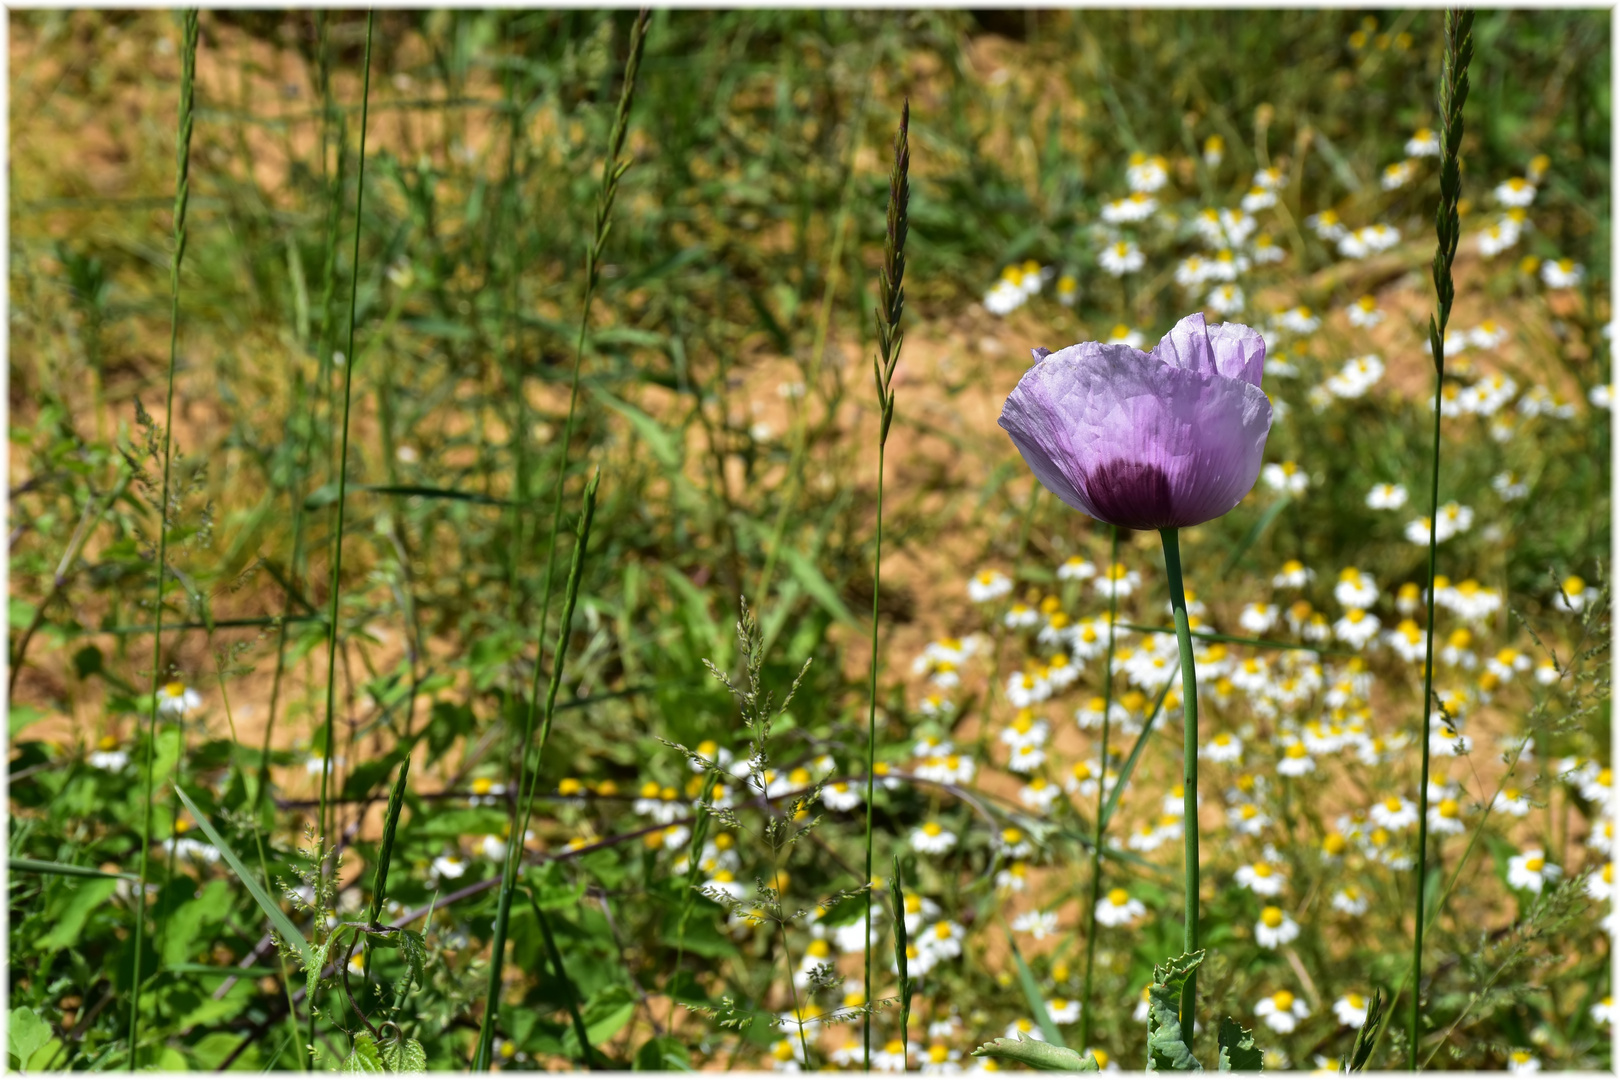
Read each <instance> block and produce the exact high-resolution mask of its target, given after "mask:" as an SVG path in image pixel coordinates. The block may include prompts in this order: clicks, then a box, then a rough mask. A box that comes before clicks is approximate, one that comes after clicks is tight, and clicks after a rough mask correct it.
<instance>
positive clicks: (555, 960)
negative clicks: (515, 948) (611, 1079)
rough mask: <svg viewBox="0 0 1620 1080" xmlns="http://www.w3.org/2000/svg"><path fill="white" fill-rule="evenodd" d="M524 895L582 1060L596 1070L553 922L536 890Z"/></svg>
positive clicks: (526, 890)
mask: <svg viewBox="0 0 1620 1080" xmlns="http://www.w3.org/2000/svg"><path fill="white" fill-rule="evenodd" d="M523 894H524V895H525V896H527V897H528V898H529V907H530V908H532V909H533V910H534V917H535V921H537V922H538V923H539V924H540V936H541V937H542V938H544V939H545V943H546V959H547V961H548V962H549V963H550V964H551V973H552V975H553V976H554V977H555V978H556V980H557V981H558V982H559V983H561V984H562V989H563V999H564V1000H565V1001H567V1002H568V1019H569V1022H570V1023H572V1024H573V1025H574V1035H575V1037H576V1038H578V1039H579V1052H580V1059H581V1060H582V1061H584V1063H585V1067H586V1068H587V1069H594V1068H595V1067H596V1050H595V1049H594V1048H593V1047H592V1046H591V1036H590V1033H589V1032H588V1031H586V1030H585V1017H584V1016H583V1015H581V1014H580V1011H579V988H578V987H576V986H575V985H574V980H572V979H570V978H569V977H568V969H567V968H565V967H563V959H562V952H561V951H560V950H559V949H558V948H557V937H556V935H555V934H553V933H552V932H551V921H550V920H549V919H547V918H546V913H545V912H544V911H543V910H542V909H541V907H540V903H539V901H537V900H536V899H535V898H534V890H533V889H532V888H529V887H527V886H525V888H524V890H523Z"/></svg>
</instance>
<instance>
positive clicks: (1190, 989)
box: [1159, 529, 1198, 1046]
mask: <svg viewBox="0 0 1620 1080" xmlns="http://www.w3.org/2000/svg"><path fill="white" fill-rule="evenodd" d="M1159 536H1160V537H1161V538H1163V540H1164V572H1165V576H1166V577H1167V578H1169V580H1170V606H1171V607H1172V608H1173V609H1174V610H1175V614H1176V643H1177V644H1179V645H1180V646H1181V699H1182V703H1181V710H1182V728H1183V732H1184V743H1183V760H1182V763H1181V784H1182V798H1183V802H1182V835H1183V836H1184V837H1185V839H1186V852H1187V855H1186V862H1187V865H1186V870H1185V877H1186V884H1187V910H1186V915H1185V916H1184V919H1185V922H1184V929H1183V931H1182V938H1183V942H1182V944H1183V946H1184V950H1185V951H1186V952H1188V953H1192V952H1196V951H1197V950H1198V673H1197V672H1196V671H1194V670H1193V648H1192V627H1191V626H1190V625H1189V624H1188V622H1187V596H1186V593H1184V592H1183V591H1182V588H1181V531H1180V530H1179V529H1160V530H1159ZM1196 981H1197V976H1196V974H1189V975H1188V976H1187V983H1186V985H1185V986H1183V987H1182V990H1181V1041H1182V1042H1184V1043H1186V1044H1187V1045H1188V1046H1191V1045H1192V1039H1193V999H1194V996H1195V986H1196Z"/></svg>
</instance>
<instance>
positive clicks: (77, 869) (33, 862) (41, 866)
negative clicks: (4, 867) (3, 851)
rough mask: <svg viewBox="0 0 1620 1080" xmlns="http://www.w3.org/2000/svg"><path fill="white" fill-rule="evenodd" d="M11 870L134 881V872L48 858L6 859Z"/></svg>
mask: <svg viewBox="0 0 1620 1080" xmlns="http://www.w3.org/2000/svg"><path fill="white" fill-rule="evenodd" d="M7 863H8V865H9V866H10V867H11V869H13V870H26V871H29V872H31V873H35V874H58V875H60V876H62V877H87V878H123V879H124V880H126V881H134V880H135V875H134V874H109V873H107V871H105V870H97V869H96V868H95V867H93V866H74V865H73V864H72V863H61V862H51V861H50V860H49V859H18V858H12V859H9V860H7Z"/></svg>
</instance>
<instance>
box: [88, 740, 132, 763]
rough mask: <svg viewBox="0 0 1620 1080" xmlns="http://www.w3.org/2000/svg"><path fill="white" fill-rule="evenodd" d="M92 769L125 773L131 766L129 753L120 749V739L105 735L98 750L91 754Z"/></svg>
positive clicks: (97, 745) (97, 747)
mask: <svg viewBox="0 0 1620 1080" xmlns="http://www.w3.org/2000/svg"><path fill="white" fill-rule="evenodd" d="M89 761H90V767H91V768H94V769H101V770H103V771H105V772H123V770H124V767H125V766H126V765H128V764H129V752H128V751H127V750H121V749H119V743H118V739H117V737H115V736H112V735H103V736H102V737H101V740H100V741H99V742H97V743H96V749H95V750H93V751H91V753H90V758H89Z"/></svg>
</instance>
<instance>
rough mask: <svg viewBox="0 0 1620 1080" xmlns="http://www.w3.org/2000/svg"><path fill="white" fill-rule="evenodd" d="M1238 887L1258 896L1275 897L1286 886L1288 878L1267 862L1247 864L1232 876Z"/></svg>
mask: <svg viewBox="0 0 1620 1080" xmlns="http://www.w3.org/2000/svg"><path fill="white" fill-rule="evenodd" d="M1232 876H1233V878H1234V879H1235V880H1236V881H1237V883H1238V884H1239V885H1242V886H1243V887H1244V888H1246V889H1248V890H1249V891H1251V892H1253V893H1255V894H1256V895H1258V896H1276V895H1277V894H1278V893H1280V892H1282V891H1283V886H1284V885H1286V884H1288V877H1287V875H1286V874H1284V873H1283V872H1282V871H1281V870H1278V869H1277V868H1276V867H1274V866H1272V865H1271V864H1270V863H1268V862H1263V861H1262V862H1256V863H1249V864H1246V865H1244V866H1240V867H1238V868H1237V872H1236V873H1235V874H1233V875H1232Z"/></svg>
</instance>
